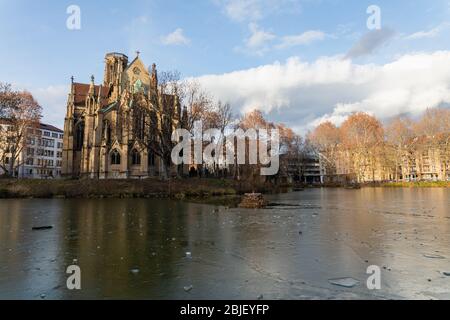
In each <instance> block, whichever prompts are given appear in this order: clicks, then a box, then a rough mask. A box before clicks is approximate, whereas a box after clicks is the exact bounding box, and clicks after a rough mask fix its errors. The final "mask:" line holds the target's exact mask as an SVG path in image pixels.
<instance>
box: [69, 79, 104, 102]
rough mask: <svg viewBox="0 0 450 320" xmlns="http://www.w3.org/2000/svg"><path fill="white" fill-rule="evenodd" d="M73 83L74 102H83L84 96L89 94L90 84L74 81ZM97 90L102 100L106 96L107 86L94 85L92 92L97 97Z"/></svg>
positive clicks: (84, 100)
mask: <svg viewBox="0 0 450 320" xmlns="http://www.w3.org/2000/svg"><path fill="white" fill-rule="evenodd" d="M73 85H74V90H75V104H76V105H79V104H84V103H85V102H86V98H87V96H88V94H89V88H90V87H91V86H90V85H89V84H85V83H74V84H73ZM100 90H101V91H100ZM99 92H100V94H101V96H100V98H101V99H102V100H104V99H107V98H108V94H109V88H107V87H105V86H94V93H95V97H96V98H97V97H98V94H99Z"/></svg>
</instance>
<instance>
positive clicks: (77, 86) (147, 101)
mask: <svg viewBox="0 0 450 320" xmlns="http://www.w3.org/2000/svg"><path fill="white" fill-rule="evenodd" d="M138 105H139V107H137V106H138ZM141 107H145V108H146V109H145V110H148V112H142V108H141ZM181 113H182V110H181V106H180V102H179V99H178V97H177V96H176V95H168V94H165V92H162V90H161V88H160V86H159V85H158V74H157V70H156V65H155V64H153V66H152V67H151V69H150V70H149V69H148V68H147V67H146V66H145V65H144V63H143V62H142V61H141V59H140V58H139V53H138V55H137V57H136V58H135V59H134V60H133V61H131V62H129V61H128V57H127V56H126V55H124V54H121V53H109V54H107V55H106V57H105V73H104V79H103V83H102V84H101V85H95V83H94V77H92V78H91V83H90V84H83V83H75V82H74V81H73V78H72V85H71V91H70V94H69V99H68V103H67V115H66V119H65V125H64V132H65V135H64V148H63V170H62V174H63V176H64V177H71V178H91V179H128V178H146V177H152V176H159V175H162V173H164V172H165V171H164V167H163V164H162V161H161V160H160V158H159V157H158V155H156V154H155V153H154V152H152V150H154V149H150V148H149V144H148V143H146V142H149V140H152V141H153V139H154V141H157V140H160V139H161V138H160V135H158V134H157V132H159V131H158V130H162V129H161V128H163V127H164V128H170V134H171V133H172V131H173V129H175V128H177V127H178V126H179V123H180V120H181V116H182V115H181ZM149 123H154V124H156V125H152V126H149ZM166 131H167V130H166ZM149 132H152V133H155V135H154V136H151V137H149ZM152 143H153V142H152ZM154 143H158V142H154Z"/></svg>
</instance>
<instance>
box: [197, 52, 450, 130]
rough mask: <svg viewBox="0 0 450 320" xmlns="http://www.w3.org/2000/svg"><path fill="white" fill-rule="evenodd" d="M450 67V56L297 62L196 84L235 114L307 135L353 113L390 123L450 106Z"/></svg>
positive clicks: (207, 78)
mask: <svg viewBox="0 0 450 320" xmlns="http://www.w3.org/2000/svg"><path fill="white" fill-rule="evenodd" d="M449 61H450V51H440V52H435V53H417V54H410V55H404V56H401V57H399V58H397V59H396V60H394V61H392V62H391V63H387V64H385V65H375V64H364V65H360V64H355V63H353V62H352V61H351V60H348V59H342V56H335V57H324V58H319V59H318V60H316V61H314V62H312V63H307V62H304V61H302V60H300V59H299V58H297V57H293V58H290V59H289V60H287V61H286V62H285V63H278V62H276V63H273V64H269V65H263V66H261V67H258V68H253V69H248V70H242V71H236V72H231V73H227V74H222V75H206V76H203V77H199V78H198V80H199V81H200V83H201V84H202V85H203V86H204V87H205V89H207V90H208V91H210V92H211V93H212V94H214V95H215V96H216V97H217V98H219V99H221V100H223V101H228V102H230V103H231V104H232V105H233V106H234V107H235V110H236V111H239V112H245V111H249V110H252V109H254V108H259V109H261V110H263V111H265V112H267V113H270V117H271V118H273V119H274V120H276V121H283V122H285V123H287V124H288V125H290V126H292V127H295V128H297V129H298V130H300V131H302V132H305V131H306V130H308V129H311V128H312V127H313V126H315V125H317V124H319V123H320V122H321V121H325V120H331V121H333V122H335V123H340V122H342V121H343V120H344V119H345V118H346V117H347V116H348V115H349V114H350V113H351V112H353V111H365V112H369V113H372V114H374V115H376V116H378V117H380V118H381V119H386V118H389V117H392V116H395V115H398V114H403V113H411V114H419V113H420V112H422V111H424V110H425V109H426V108H429V107H436V106H439V105H441V104H446V103H450V63H449Z"/></svg>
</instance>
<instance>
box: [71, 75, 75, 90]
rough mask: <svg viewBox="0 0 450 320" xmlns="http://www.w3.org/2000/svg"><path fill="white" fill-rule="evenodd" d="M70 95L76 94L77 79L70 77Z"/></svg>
mask: <svg viewBox="0 0 450 320" xmlns="http://www.w3.org/2000/svg"><path fill="white" fill-rule="evenodd" d="M70 93H71V94H74V93H75V77H74V76H71V77H70Z"/></svg>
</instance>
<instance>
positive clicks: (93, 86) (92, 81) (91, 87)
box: [89, 75, 95, 96]
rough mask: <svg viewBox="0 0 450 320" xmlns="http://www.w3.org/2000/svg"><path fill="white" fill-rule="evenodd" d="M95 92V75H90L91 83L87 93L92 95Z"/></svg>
mask: <svg viewBox="0 0 450 320" xmlns="http://www.w3.org/2000/svg"><path fill="white" fill-rule="evenodd" d="M94 94H95V77H94V75H92V76H91V85H90V87H89V95H91V96H93V95H94Z"/></svg>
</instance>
